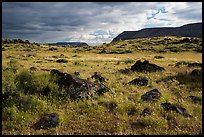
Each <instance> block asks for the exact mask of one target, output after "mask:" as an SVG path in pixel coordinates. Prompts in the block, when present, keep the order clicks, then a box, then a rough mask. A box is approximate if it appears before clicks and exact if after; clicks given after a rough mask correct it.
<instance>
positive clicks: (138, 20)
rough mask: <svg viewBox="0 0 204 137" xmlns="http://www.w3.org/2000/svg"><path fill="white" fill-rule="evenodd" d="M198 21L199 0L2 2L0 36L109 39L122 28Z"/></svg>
mask: <svg viewBox="0 0 204 137" xmlns="http://www.w3.org/2000/svg"><path fill="white" fill-rule="evenodd" d="M199 21H202V3H201V2H176V3H175V2H65V3H64V2H3V3H2V36H3V37H13V38H21V39H29V40H31V41H36V42H58V41H80V42H87V43H88V44H92V45H95V44H99V43H103V42H110V41H111V40H112V39H113V38H114V37H115V36H117V35H118V34H120V33H121V32H123V31H135V30H139V29H142V28H144V27H161V26H181V25H184V24H188V23H193V22H199Z"/></svg>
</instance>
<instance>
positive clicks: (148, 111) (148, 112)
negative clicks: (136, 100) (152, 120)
mask: <svg viewBox="0 0 204 137" xmlns="http://www.w3.org/2000/svg"><path fill="white" fill-rule="evenodd" d="M151 114H152V110H151V109H149V108H145V109H144V110H143V111H142V113H141V114H140V115H141V116H147V115H151Z"/></svg>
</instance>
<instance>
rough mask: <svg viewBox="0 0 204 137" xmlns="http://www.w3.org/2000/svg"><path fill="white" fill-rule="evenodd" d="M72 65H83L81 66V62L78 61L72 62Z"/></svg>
mask: <svg viewBox="0 0 204 137" xmlns="http://www.w3.org/2000/svg"><path fill="white" fill-rule="evenodd" d="M73 65H75V66H83V65H84V64H82V63H81V61H79V60H78V61H74V62H73Z"/></svg>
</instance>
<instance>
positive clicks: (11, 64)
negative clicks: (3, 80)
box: [8, 58, 19, 73]
mask: <svg viewBox="0 0 204 137" xmlns="http://www.w3.org/2000/svg"><path fill="white" fill-rule="evenodd" d="M18 68H19V65H18V63H17V60H16V59H13V58H12V59H10V61H9V63H8V69H10V70H11V71H12V72H14V73H16V72H17V70H18Z"/></svg>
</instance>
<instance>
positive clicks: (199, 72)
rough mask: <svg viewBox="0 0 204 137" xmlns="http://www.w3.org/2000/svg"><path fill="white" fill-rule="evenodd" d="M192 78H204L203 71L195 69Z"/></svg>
mask: <svg viewBox="0 0 204 137" xmlns="http://www.w3.org/2000/svg"><path fill="white" fill-rule="evenodd" d="M190 75H191V76H202V69H200V70H198V69H194V70H193V71H192V72H191V73H190Z"/></svg>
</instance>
